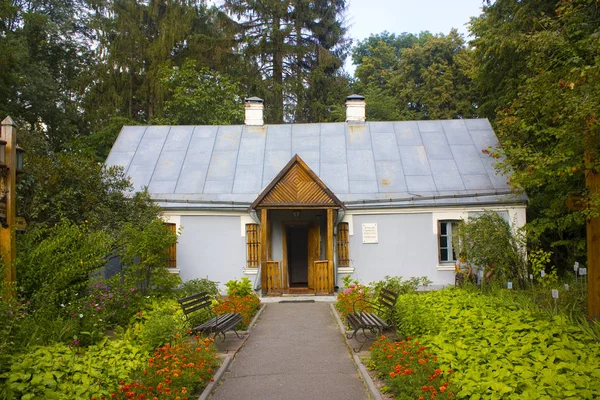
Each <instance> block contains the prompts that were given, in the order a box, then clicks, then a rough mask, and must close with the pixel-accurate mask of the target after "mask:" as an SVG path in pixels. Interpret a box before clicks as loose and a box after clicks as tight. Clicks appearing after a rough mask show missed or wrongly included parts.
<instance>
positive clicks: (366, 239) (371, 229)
mask: <svg viewBox="0 0 600 400" xmlns="http://www.w3.org/2000/svg"><path fill="white" fill-rule="evenodd" d="M362 235H363V243H379V236H378V234H377V224H362Z"/></svg>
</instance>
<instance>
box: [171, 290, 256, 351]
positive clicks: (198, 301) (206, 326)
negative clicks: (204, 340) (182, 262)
mask: <svg viewBox="0 0 600 400" xmlns="http://www.w3.org/2000/svg"><path fill="white" fill-rule="evenodd" d="M177 301H178V302H179V305H180V306H181V309H182V310H183V314H184V315H185V316H186V318H188V321H189V314H191V313H193V312H195V311H198V310H206V311H208V313H209V315H210V318H209V320H208V321H206V322H204V323H202V324H201V325H198V326H196V327H193V328H192V332H193V333H198V334H201V335H202V334H206V335H210V334H211V333H212V334H214V336H213V338H215V339H216V337H217V336H218V335H222V336H223V341H224V340H225V332H228V331H233V332H235V334H236V335H237V337H238V338H240V339H243V338H244V336H243V335H241V336H240V334H239V333H238V332H237V330H236V329H235V327H236V326H237V324H239V323H240V322H241V321H242V319H243V317H242V316H241V315H240V314H238V313H237V312H232V313H229V314H222V315H217V314H216V313H215V312H214V311H213V309H212V302H213V299H212V297H211V296H210V295H209V294H208V293H206V292H201V293H197V294H193V295H191V296H187V297H184V298H181V299H178V300H177ZM225 302H226V303H232V304H233V302H231V301H229V302H228V301H225ZM234 311H235V306H234Z"/></svg>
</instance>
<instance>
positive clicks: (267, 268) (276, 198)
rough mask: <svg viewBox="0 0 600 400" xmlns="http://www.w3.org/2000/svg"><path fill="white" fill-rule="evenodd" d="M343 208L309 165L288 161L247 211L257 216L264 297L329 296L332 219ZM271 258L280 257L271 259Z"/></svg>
mask: <svg viewBox="0 0 600 400" xmlns="http://www.w3.org/2000/svg"><path fill="white" fill-rule="evenodd" d="M343 208H344V205H343V204H342V202H341V201H340V200H339V199H338V198H337V197H336V196H335V195H334V194H333V192H331V190H329V188H328V187H327V186H326V185H325V184H324V183H323V182H322V181H321V179H319V177H318V176H317V175H316V174H315V173H314V172H313V171H312V170H311V169H310V168H309V167H308V165H306V163H305V162H304V161H302V159H301V158H300V157H299V156H298V155H295V156H294V157H292V159H291V160H290V162H289V163H288V164H287V165H286V166H285V167H284V168H283V169H282V170H281V172H280V173H279V174H278V175H277V176H276V177H275V178H274V179H273V181H271V183H270V184H269V185H268V186H267V187H266V188H265V190H263V192H262V193H261V194H260V195H259V196H258V197H257V198H256V200H255V201H254V203H252V205H251V206H250V210H255V211H256V213H257V214H258V215H259V216H260V243H261V246H260V266H261V287H262V293H263V295H271V296H272V295H275V296H277V295H283V294H286V293H301V294H316V295H328V294H333V291H334V286H335V274H334V215H335V213H336V210H338V209H343ZM274 224H279V225H278V226H277V227H276V229H274ZM274 230H277V231H278V232H280V241H278V242H275V241H274V233H273V232H274ZM274 246H281V248H277V249H276V250H277V251H273V247H274ZM275 253H276V254H278V255H279V256H280V257H276V258H277V259H273V257H272V256H273V254H275Z"/></svg>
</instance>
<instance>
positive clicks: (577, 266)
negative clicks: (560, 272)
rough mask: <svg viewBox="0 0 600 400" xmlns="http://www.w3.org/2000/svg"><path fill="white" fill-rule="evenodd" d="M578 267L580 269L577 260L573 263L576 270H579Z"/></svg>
mask: <svg viewBox="0 0 600 400" xmlns="http://www.w3.org/2000/svg"><path fill="white" fill-rule="evenodd" d="M578 269H579V263H578V262H577V261H575V264H573V270H574V271H575V272H577V270H578Z"/></svg>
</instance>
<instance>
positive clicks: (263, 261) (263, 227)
mask: <svg viewBox="0 0 600 400" xmlns="http://www.w3.org/2000/svg"><path fill="white" fill-rule="evenodd" d="M267 223H268V221H267V210H266V209H265V208H263V209H261V210H260V265H261V268H260V271H261V272H260V279H261V285H260V286H261V288H262V294H263V296H264V295H265V294H267V290H268V288H267V286H266V285H267V254H268V253H267V251H268V250H267V246H268V244H267V238H268V235H267V233H268V229H267V226H268V225H267Z"/></svg>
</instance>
